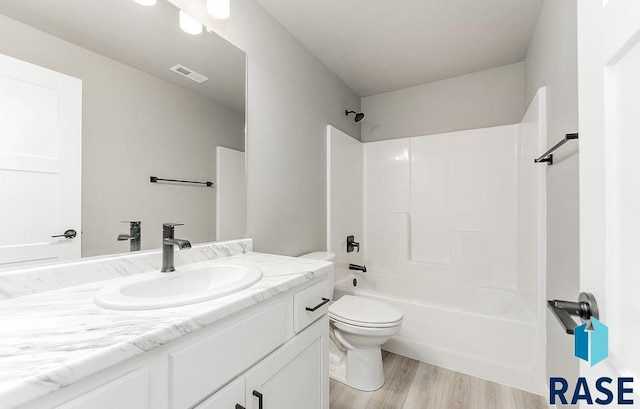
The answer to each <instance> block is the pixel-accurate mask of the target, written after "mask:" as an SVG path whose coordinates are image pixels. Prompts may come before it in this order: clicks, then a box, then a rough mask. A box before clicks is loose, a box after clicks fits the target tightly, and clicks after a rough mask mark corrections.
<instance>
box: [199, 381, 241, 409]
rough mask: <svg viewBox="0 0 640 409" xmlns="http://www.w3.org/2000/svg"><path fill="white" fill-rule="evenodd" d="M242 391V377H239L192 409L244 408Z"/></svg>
mask: <svg viewBox="0 0 640 409" xmlns="http://www.w3.org/2000/svg"><path fill="white" fill-rule="evenodd" d="M244 389H245V381H244V376H241V377H239V378H238V379H236V380H235V381H233V382H231V383H230V384H229V385H227V386H225V387H224V388H222V389H220V391H219V392H217V393H216V394H215V395H213V396H212V397H210V398H209V399H207V400H206V401H204V402H202V403H201V404H200V405H198V406H196V407H195V408H194V409H235V407H236V405H241V406H242V407H244V406H246V405H245V401H244Z"/></svg>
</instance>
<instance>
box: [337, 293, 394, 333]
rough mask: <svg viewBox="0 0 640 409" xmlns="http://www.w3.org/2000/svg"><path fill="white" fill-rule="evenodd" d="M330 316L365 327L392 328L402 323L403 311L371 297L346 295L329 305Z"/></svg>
mask: <svg viewBox="0 0 640 409" xmlns="http://www.w3.org/2000/svg"><path fill="white" fill-rule="evenodd" d="M329 318H330V319H332V320H333V321H337V322H341V323H343V324H346V325H350V326H354V327H363V328H392V327H397V326H399V325H400V324H401V323H402V311H401V310H399V309H398V308H395V307H393V306H391V305H388V304H385V303H382V302H379V301H376V300H372V299H370V298H364V297H355V296H352V295H345V296H343V297H342V298H340V299H339V300H338V301H336V302H334V303H333V304H331V305H330V306H329Z"/></svg>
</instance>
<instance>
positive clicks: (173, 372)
mask: <svg viewBox="0 0 640 409" xmlns="http://www.w3.org/2000/svg"><path fill="white" fill-rule="evenodd" d="M287 300H288V301H289V302H287ZM290 300H291V299H290V298H285V299H282V300H280V301H277V302H276V303H274V304H271V305H269V306H266V307H264V308H263V309H261V310H258V311H256V312H255V314H253V315H251V316H249V317H246V318H244V319H242V320H240V321H238V322H236V323H234V324H232V325H230V326H228V327H226V328H223V329H221V330H220V331H219V332H216V333H215V334H213V335H210V336H208V337H206V338H203V339H202V340H200V341H197V342H194V343H192V344H189V345H187V346H185V347H183V348H181V349H178V350H176V351H174V352H171V353H170V354H169V382H170V384H169V391H170V399H171V409H186V408H190V407H192V406H193V405H194V404H196V403H198V402H200V401H201V400H203V399H204V398H206V397H207V396H209V395H211V393H212V392H214V391H215V390H216V389H218V388H220V387H221V386H222V385H224V384H225V383H227V382H228V381H229V379H233V378H235V377H236V376H237V375H239V374H240V373H242V372H243V371H244V370H246V369H247V368H248V367H250V366H251V365H253V364H254V363H255V362H257V361H259V360H260V359H262V358H263V357H264V356H266V355H267V354H269V353H270V352H271V351H273V350H275V349H276V348H277V347H279V346H280V345H282V344H283V343H284V342H285V341H286V340H287V332H288V331H287V325H286V323H287V320H286V316H287V310H288V309H289V308H291V303H290ZM289 325H290V324H289ZM289 331H290V330H289Z"/></svg>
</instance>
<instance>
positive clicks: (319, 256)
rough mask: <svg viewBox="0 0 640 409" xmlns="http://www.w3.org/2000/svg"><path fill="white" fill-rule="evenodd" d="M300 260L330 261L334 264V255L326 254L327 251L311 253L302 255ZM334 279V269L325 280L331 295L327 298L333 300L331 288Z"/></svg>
mask: <svg viewBox="0 0 640 409" xmlns="http://www.w3.org/2000/svg"><path fill="white" fill-rule="evenodd" d="M300 258H308V259H312V260H322V261H330V262H332V263H333V262H334V261H335V259H336V255H335V254H333V253H331V252H328V251H315V252H313V253H307V254H304V255H302V256H300ZM335 278H336V271H335V269H332V270H331V271H330V272H329V276H328V277H327V280H329V285H330V287H331V294H329V298H331V299H333V288H334V284H335Z"/></svg>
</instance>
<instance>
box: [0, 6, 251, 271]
mask: <svg viewBox="0 0 640 409" xmlns="http://www.w3.org/2000/svg"><path fill="white" fill-rule="evenodd" d="M196 28H197V27H196ZM0 57H2V58H1V59H0V182H1V184H2V194H1V196H2V197H1V198H0V208H1V212H0V213H2V215H0V225H2V226H3V227H2V228H3V234H2V235H1V237H0V268H4V269H6V268H17V267H22V266H25V265H30V264H33V263H34V262H38V263H50V262H55V261H60V260H67V259H73V258H77V257H79V256H82V257H90V256H100V255H106V254H114V253H125V252H129V251H136V250H138V249H140V250H148V249H157V248H159V247H160V246H161V241H162V224H163V223H165V222H172V223H182V224H184V225H183V226H181V227H177V228H176V237H179V238H183V239H187V240H190V241H191V242H192V243H193V244H196V243H202V242H211V241H216V240H227V239H232V238H239V237H243V236H244V229H245V225H244V223H245V193H246V192H245V175H244V170H245V164H244V162H245V159H244V151H245V148H246V147H245V143H246V142H245V129H246V124H245V117H246V116H245V99H246V55H245V53H244V52H243V51H242V50H240V49H238V48H236V47H235V46H233V45H232V44H230V43H228V42H227V41H226V40H224V39H222V38H221V37H219V36H218V35H216V34H215V33H212V32H208V31H207V30H206V29H205V30H204V31H203V32H202V33H200V34H197V35H193V34H188V33H186V32H185V31H183V30H181V29H180V26H179V10H178V9H176V8H175V7H174V6H173V5H171V4H170V3H169V2H167V1H165V0H159V1H157V4H156V5H155V6H153V7H145V6H142V5H140V4H138V3H137V2H135V1H134V0H108V1H87V0H39V1H31V0H3V1H2V2H0ZM56 75H57V76H59V78H58V77H56ZM65 77H69V78H71V79H72V80H75V79H77V80H75V81H77V82H73V81H71V80H70V82H69V84H67V82H66V79H65ZM56 78H58V79H56ZM74 84H76V85H77V84H81V92H76V94H78V95H79V96H78V98H81V99H80V101H79V102H78V101H76V102H74V100H73V98H71V97H68V93H70V95H73V92H74V91H73V89H74V87H75V86H76V85H74ZM67 86H68V88H65V87H67ZM76 91H78V90H76ZM67 92H68V93H67ZM65 104H66V105H65ZM74 104H75V105H74ZM78 104H80V105H81V109H80V106H78ZM71 111H73V112H75V113H76V114H73V113H71V114H69V112H71ZM69 117H70V118H69ZM76 128H77V130H78V132H77V133H78V135H81V136H80V137H79V138H78V140H77V141H71V142H69V141H67V140H64V137H65V132H66V131H67V130H69V129H71V131H72V132H71V133H73V130H74V129H76ZM80 130H81V132H80ZM67 145H71V146H70V147H69V146H67ZM65 149H67V150H69V151H71V152H73V151H74V150H75V151H77V155H76V156H77V159H74V158H71V159H68V158H67V157H66V156H64V155H65V154H63V153H64V152H66V151H65ZM76 162H77V163H76ZM67 167H69V168H72V169H75V173H73V172H72V175H71V177H69V176H68V175H67V176H64V177H63V176H60V175H62V170H63V169H65V168H67ZM58 171H60V174H58ZM151 177H157V178H159V179H160V180H158V181H157V183H152V181H151ZM74 178H75V179H76V181H77V182H76V184H77V186H76V187H72V188H68V187H60V186H58V185H60V184H63V183H66V182H68V181H69V180H71V182H73V179H74ZM162 179H170V180H175V181H186V182H202V183H204V184H202V183H182V182H171V181H163V180H162ZM206 182H212V185H211V184H210V185H207V184H206ZM78 190H79V191H78ZM76 197H77V199H78V200H76ZM80 199H81V200H80ZM74 217H75V219H74ZM74 220H77V221H74ZM129 222H140V225H139V227H140V234H139V237H140V240H136V238H135V236H136V229H137V227H138V225H137V224H135V223H133V224H131V223H129ZM70 230H74V231H76V233H77V234H76V237H74V238H67V237H65V233H67V232H68V231H70ZM56 235H58V236H61V237H52V236H56ZM69 235H72V233H67V236H69ZM72 243H75V244H72Z"/></svg>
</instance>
